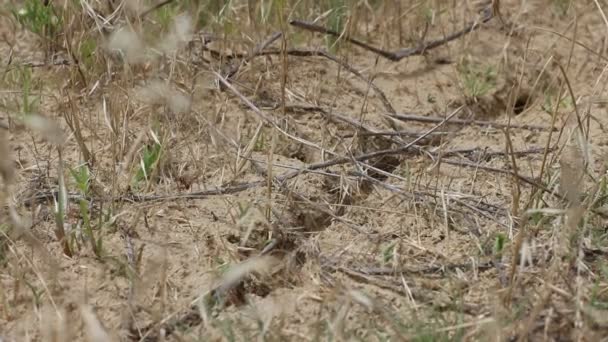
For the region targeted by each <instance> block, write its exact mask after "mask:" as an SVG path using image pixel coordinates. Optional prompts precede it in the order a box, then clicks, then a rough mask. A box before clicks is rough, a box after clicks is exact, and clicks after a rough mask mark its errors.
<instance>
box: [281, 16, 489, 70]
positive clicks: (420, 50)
mask: <svg viewBox="0 0 608 342" xmlns="http://www.w3.org/2000/svg"><path fill="white" fill-rule="evenodd" d="M493 17H494V13H493V11H492V8H491V7H490V8H486V9H484V10H483V16H482V17H481V19H480V20H477V21H473V22H471V23H469V24H467V26H466V27H465V28H464V29H462V30H460V31H456V32H454V33H452V34H450V35H448V36H447V37H444V38H442V39H437V40H431V41H429V42H423V43H421V44H419V45H418V46H417V47H413V48H405V49H401V50H397V51H393V52H391V51H385V50H382V49H379V48H377V47H374V46H371V45H369V44H367V43H365V42H362V41H360V40H357V39H355V38H351V37H349V36H345V35H343V34H342V33H340V32H337V31H334V30H331V29H327V28H325V27H322V26H319V25H315V24H313V23H310V22H306V21H302V20H292V21H290V22H289V24H290V25H292V26H295V27H299V28H302V29H305V30H308V31H312V32H318V33H323V34H327V35H331V36H335V37H342V39H344V40H346V41H347V42H349V43H351V44H354V45H357V46H359V47H362V48H364V49H366V50H368V51H371V52H373V53H375V54H378V55H380V56H382V57H384V58H386V59H389V60H391V61H394V62H397V61H400V60H402V59H403V58H406V57H410V56H417V55H423V54H424V53H425V52H426V51H427V50H431V49H434V48H436V47H439V46H441V45H444V44H446V43H449V42H451V41H452V40H455V39H458V38H460V37H462V36H464V35H466V34H468V33H470V32H473V31H475V30H476V29H478V28H479V27H480V26H481V24H484V23H486V22H488V21H490V19H492V18H493Z"/></svg>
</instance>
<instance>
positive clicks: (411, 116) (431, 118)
mask: <svg viewBox="0 0 608 342" xmlns="http://www.w3.org/2000/svg"><path fill="white" fill-rule="evenodd" d="M388 116H390V117H392V118H395V119H397V120H400V121H416V122H429V123H434V122H441V121H442V120H443V118H441V117H436V116H422V115H415V114H388ZM449 123H450V124H454V125H462V126H468V125H475V126H492V127H496V128H507V127H509V128H516V129H527V130H532V131H534V130H537V131H548V130H550V129H552V130H554V131H556V130H557V128H555V127H551V128H550V127H545V126H535V125H513V124H503V123H498V122H493V121H482V120H466V119H454V120H450V122H449Z"/></svg>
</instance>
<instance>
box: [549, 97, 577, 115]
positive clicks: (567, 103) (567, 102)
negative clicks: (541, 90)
mask: <svg viewBox="0 0 608 342" xmlns="http://www.w3.org/2000/svg"><path fill="white" fill-rule="evenodd" d="M556 98H557V96H555V95H553V96H552V95H550V94H545V100H544V102H543V104H542V105H541V108H542V109H543V111H545V112H546V113H547V114H553V111H554V110H555V105H556V102H557V99H556ZM559 108H560V109H561V110H565V111H568V110H572V109H574V103H572V98H571V97H570V96H566V97H564V98H563V99H562V100H561V101H560V103H559Z"/></svg>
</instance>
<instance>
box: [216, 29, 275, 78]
mask: <svg viewBox="0 0 608 342" xmlns="http://www.w3.org/2000/svg"><path fill="white" fill-rule="evenodd" d="M282 35H283V33H281V32H275V33H274V34H273V35H272V36H270V37H269V38H268V39H266V40H265V41H263V42H262V43H260V44H259V45H258V46H256V47H255V48H254V49H253V51H252V52H251V54H250V55H248V56H247V57H245V58H243V60H242V61H241V63H238V64H236V65H234V66H233V67H232V68H230V70H228V71H227V72H226V78H227V79H231V78H232V77H233V76H234V75H235V74H236V73H237V72H238V71H239V69H240V68H241V66H242V65H243V64H245V63H249V62H251V61H252V60H253V59H254V58H255V57H257V56H259V55H260V52H262V51H263V50H265V49H266V48H267V47H268V46H270V44H272V43H274V42H275V41H276V40H277V39H279V38H281V36H282Z"/></svg>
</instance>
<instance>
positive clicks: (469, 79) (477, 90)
mask: <svg viewBox="0 0 608 342" xmlns="http://www.w3.org/2000/svg"><path fill="white" fill-rule="evenodd" d="M458 72H459V74H460V79H461V81H462V84H463V86H464V91H465V94H466V96H467V97H468V98H471V99H477V98H479V97H481V96H484V95H486V94H487V93H488V92H489V91H490V90H492V89H494V88H495V87H496V70H495V69H494V67H493V66H491V65H488V66H486V67H483V66H481V65H476V64H471V63H466V62H465V63H463V64H461V65H460V67H459V68H458Z"/></svg>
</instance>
